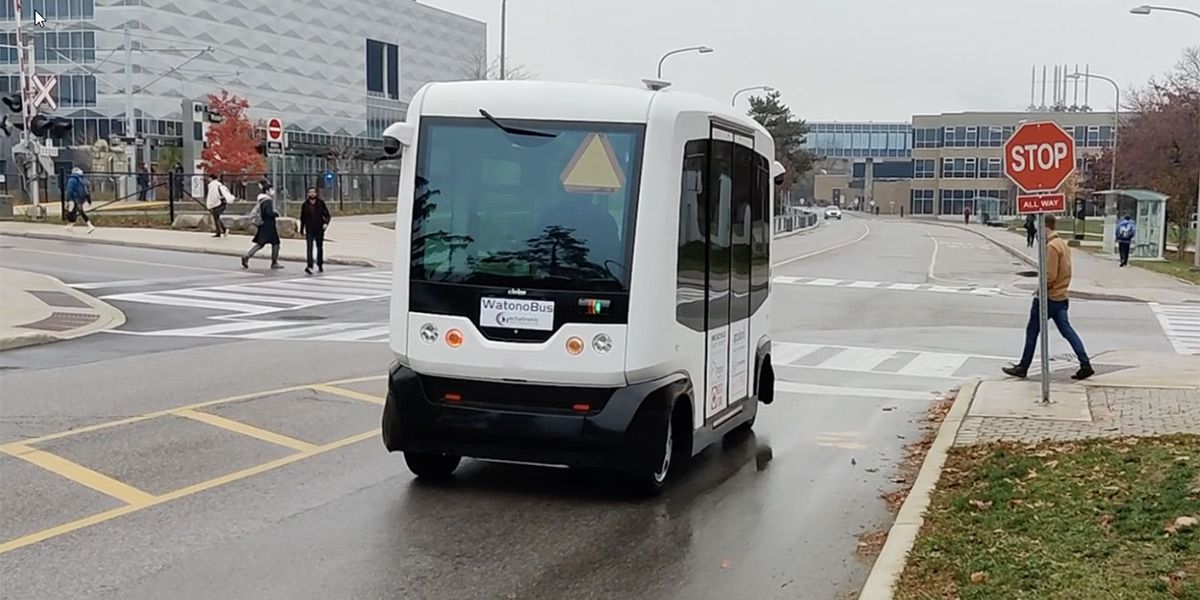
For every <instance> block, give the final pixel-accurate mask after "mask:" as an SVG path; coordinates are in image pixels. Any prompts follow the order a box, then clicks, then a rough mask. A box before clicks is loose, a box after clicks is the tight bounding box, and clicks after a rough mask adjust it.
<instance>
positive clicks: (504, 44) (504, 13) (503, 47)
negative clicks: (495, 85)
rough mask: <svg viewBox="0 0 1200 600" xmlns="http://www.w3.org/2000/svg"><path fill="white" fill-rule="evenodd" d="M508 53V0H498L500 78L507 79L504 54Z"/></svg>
mask: <svg viewBox="0 0 1200 600" xmlns="http://www.w3.org/2000/svg"><path fill="white" fill-rule="evenodd" d="M506 54H508V0H500V79H508V73H507V71H506V69H505V58H504V55H506Z"/></svg>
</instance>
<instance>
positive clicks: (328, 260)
mask: <svg viewBox="0 0 1200 600" xmlns="http://www.w3.org/2000/svg"><path fill="white" fill-rule="evenodd" d="M0 234H2V235H11V236H13V237H24V238H29V239H34V240H54V241H71V242H84V243H88V244H102V245H106V246H124V247H127V248H146V249H150V250H171V251H174V252H191V253H193V254H213V255H218V256H241V255H242V253H241V252H239V251H237V250H227V249H225V248H203V247H196V246H179V245H175V244H152V243H149V242H134V241H125V240H105V239H96V238H85V237H80V236H72V235H59V234H54V233H40V232H34V231H23V232H8V231H4V232H0ZM279 260H280V261H282V262H294V263H302V262H307V260H308V259H307V258H304V257H300V256H287V255H284V254H280V256H279ZM325 264H329V265H340V266H344V267H369V268H378V267H380V266H381V265H379V264H377V263H375V262H374V261H370V260H367V259H365V258H337V257H328V256H327V257H325Z"/></svg>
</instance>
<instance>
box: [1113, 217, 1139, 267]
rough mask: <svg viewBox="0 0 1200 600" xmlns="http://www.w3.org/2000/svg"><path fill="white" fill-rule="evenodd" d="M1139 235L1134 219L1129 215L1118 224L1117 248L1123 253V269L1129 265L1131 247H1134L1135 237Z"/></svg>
mask: <svg viewBox="0 0 1200 600" xmlns="http://www.w3.org/2000/svg"><path fill="white" fill-rule="evenodd" d="M1135 235H1137V229H1136V228H1135V227H1134V225H1133V219H1130V218H1129V215H1125V216H1124V217H1121V222H1120V223H1117V248H1118V249H1119V250H1120V252H1121V265H1120V266H1122V267H1124V266H1126V265H1128V264H1129V247H1130V246H1131V245H1133V237H1134V236H1135Z"/></svg>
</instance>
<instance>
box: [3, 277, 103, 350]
mask: <svg viewBox="0 0 1200 600" xmlns="http://www.w3.org/2000/svg"><path fill="white" fill-rule="evenodd" d="M124 324H125V314H124V313H122V312H121V311H119V310H117V309H116V308H113V307H112V306H110V305H109V304H107V303H104V302H101V301H100V300H97V299H95V298H93V297H91V296H88V295H87V294H84V293H83V292H80V291H78V290H76V289H74V288H71V287H69V286H68V285H66V284H65V283H63V282H61V281H59V280H57V279H55V278H53V277H49V276H47V275H39V274H37V273H30V272H27V271H17V270H14V269H4V268H0V350H11V349H13V348H22V347H25V346H33V345H37V344H46V343H50V342H57V341H60V340H68V339H74V338H78V337H83V336H85V335H90V334H93V333H96V332H99V331H105V330H108V329H115V328H117V327H120V326H121V325H124Z"/></svg>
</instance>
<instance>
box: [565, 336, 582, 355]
mask: <svg viewBox="0 0 1200 600" xmlns="http://www.w3.org/2000/svg"><path fill="white" fill-rule="evenodd" d="M567 352H568V353H570V354H571V355H572V356H579V353H581V352H583V338H578V337H571V338H567Z"/></svg>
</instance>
